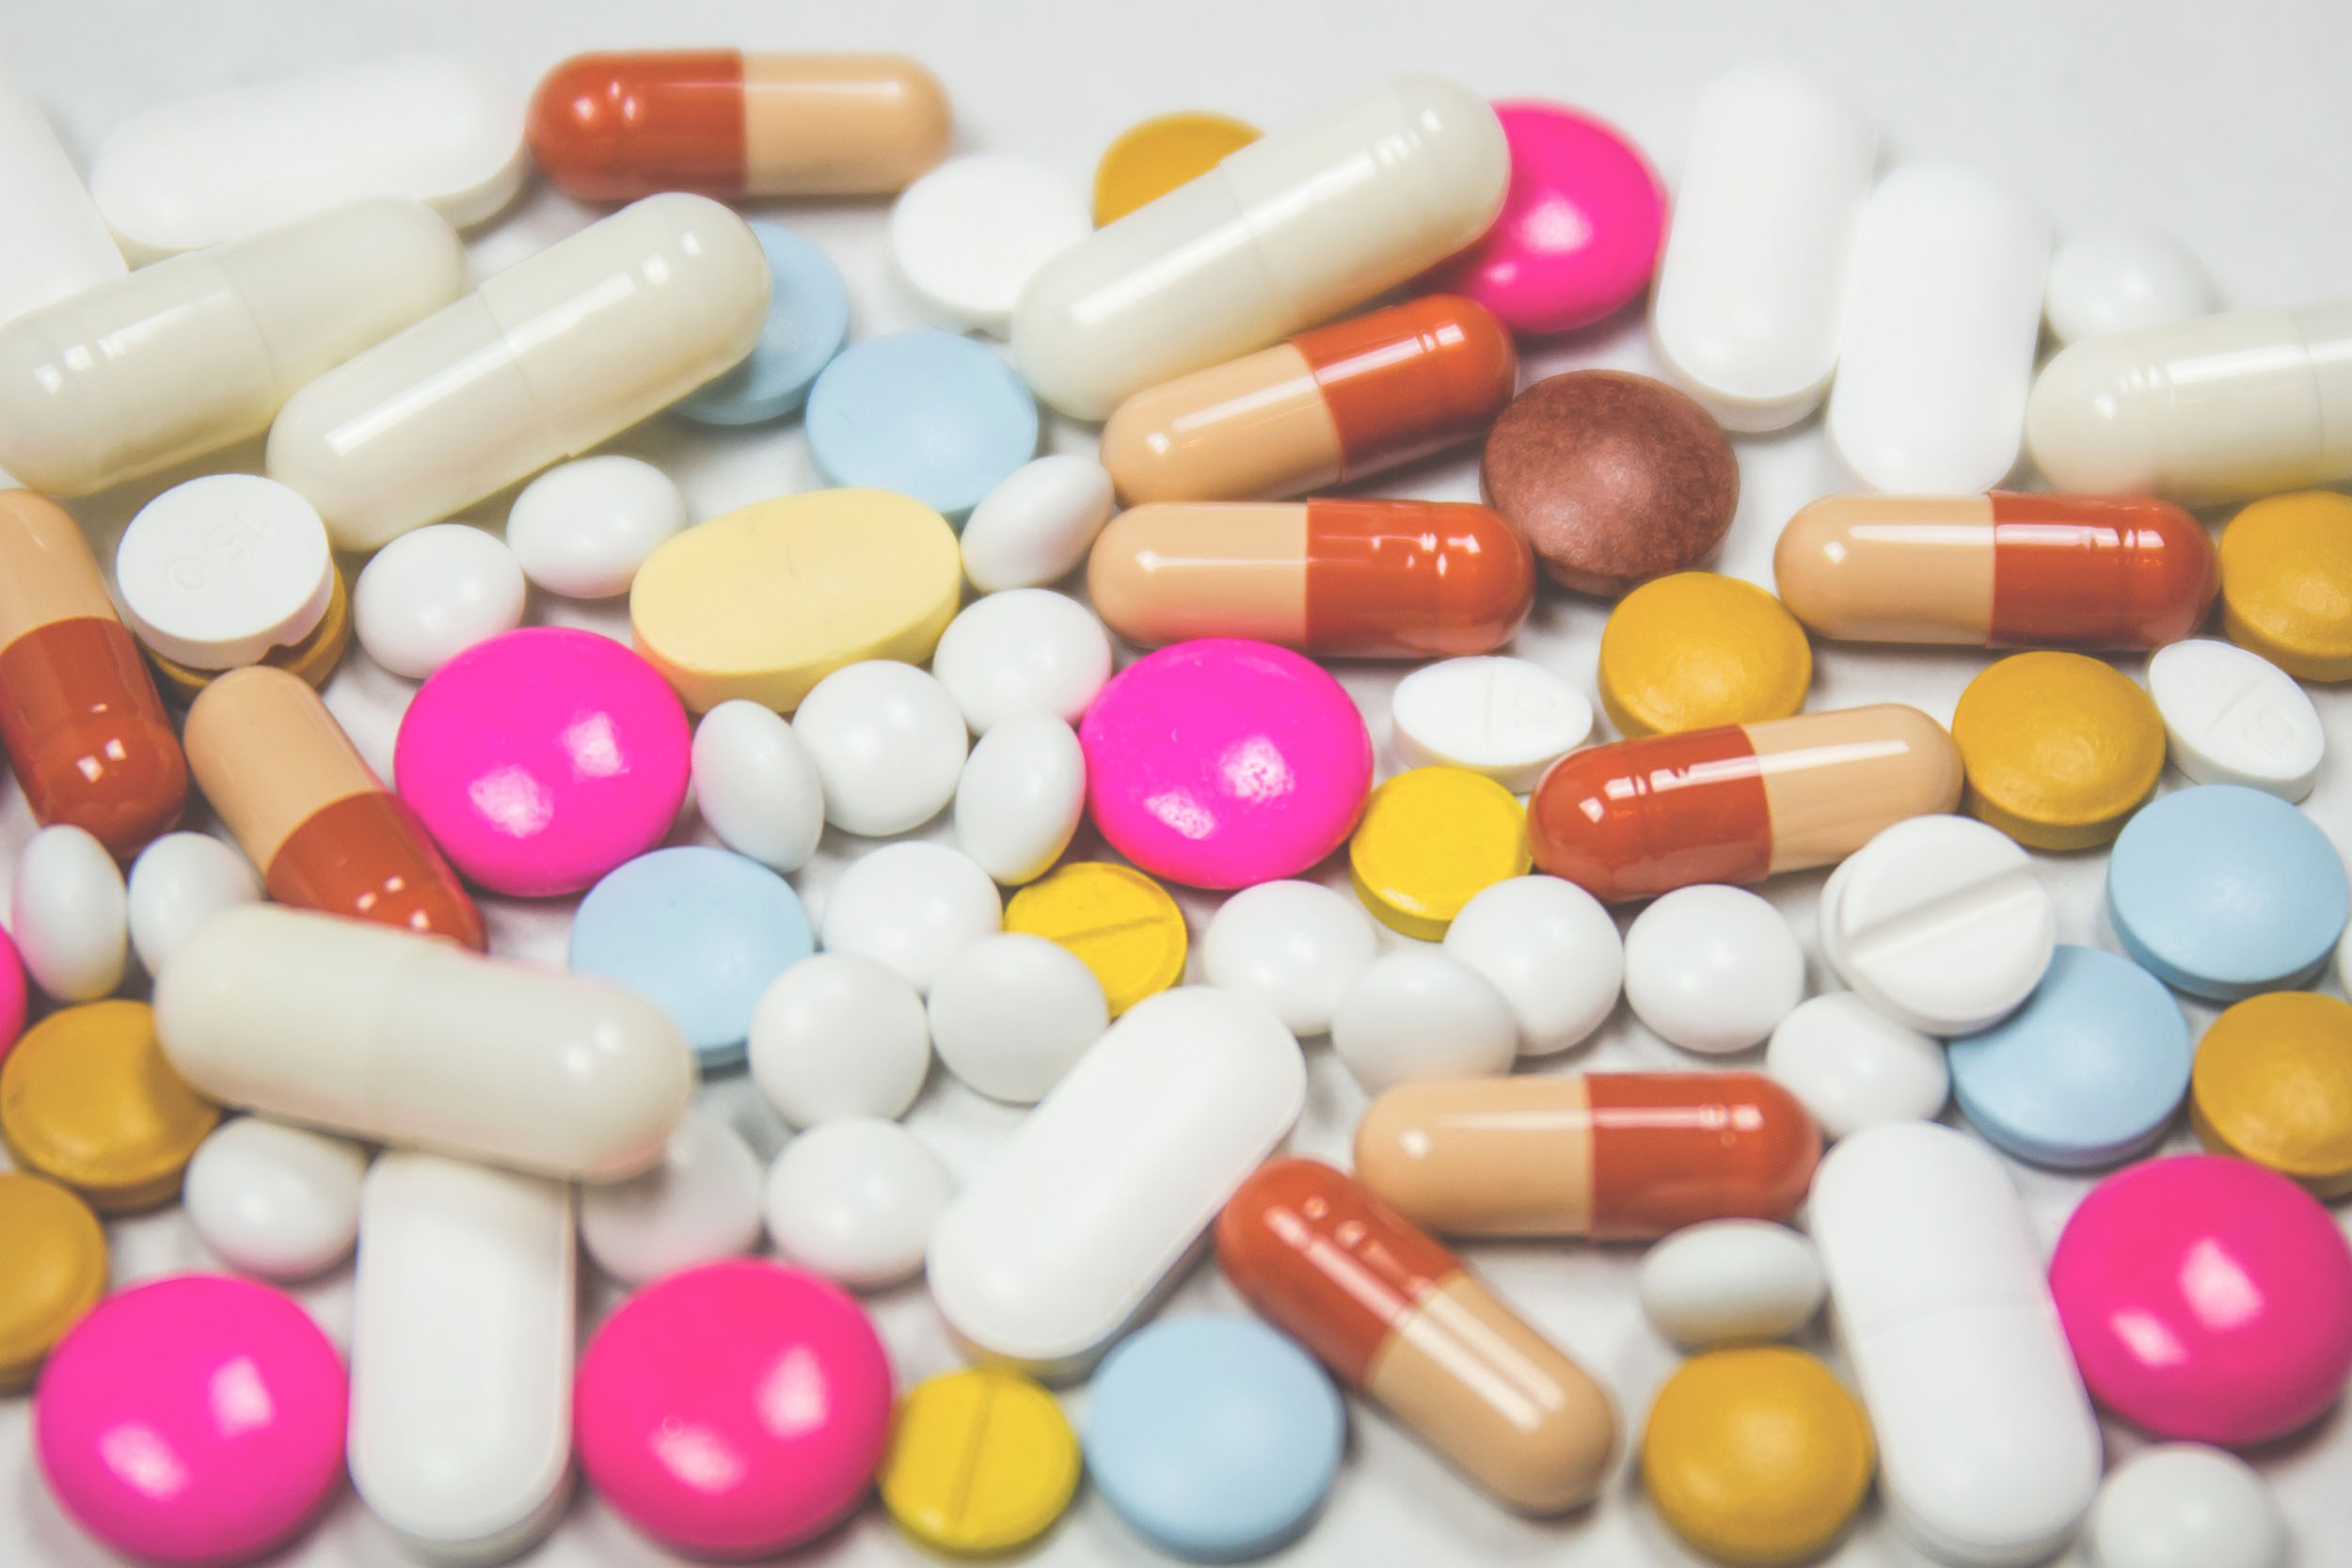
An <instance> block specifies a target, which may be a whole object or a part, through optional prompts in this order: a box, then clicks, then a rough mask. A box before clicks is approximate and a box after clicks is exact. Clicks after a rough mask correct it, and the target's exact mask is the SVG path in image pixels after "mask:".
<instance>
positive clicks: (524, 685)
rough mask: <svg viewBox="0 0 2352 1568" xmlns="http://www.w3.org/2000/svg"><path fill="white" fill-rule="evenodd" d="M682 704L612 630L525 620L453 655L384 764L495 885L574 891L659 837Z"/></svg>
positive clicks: (678, 752)
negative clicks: (575, 628)
mask: <svg viewBox="0 0 2352 1568" xmlns="http://www.w3.org/2000/svg"><path fill="white" fill-rule="evenodd" d="M691 743H692V737H691V735H690V733H689V732H688V730H687V727H686V710H685V708H684V707H682V706H681V705H679V703H678V700H677V694H676V693H675V692H674V691H672V690H671V689H670V688H669V685H668V683H667V682H665V681H663V680H662V678H661V676H660V673H658V672H656V671H655V669H654V667H653V666H652V665H650V664H648V663H646V662H645V661H644V659H642V658H640V657H637V656H636V655H635V654H633V653H631V652H629V651H628V649H627V648H625V647H623V646H622V645H621V644H620V643H618V642H615V641H612V639H611V638H609V637H599V636H597V635H596V633H595V632H588V631H572V630H567V629H564V628H561V627H555V626H531V627H527V628H525V629H524V630H521V631H510V632H507V633H506V634H504V635H503V636H500V637H493V638H492V639H490V640H489V641H487V642H481V643H477V644H475V645H474V646H473V647H470V648H469V649H467V650H466V651H465V652H464V653H462V654H459V655H458V656H457V657H455V658H453V659H451V660H450V661H449V662H448V663H447V664H444V665H442V666H441V667H440V669H438V670H437V671H436V672H434V673H433V676H432V678H431V679H429V680H427V681H426V682H425V683H424V685H423V687H422V688H421V689H420V690H419V691H418V692H417V695H416V699H415V700H414V701H413V702H411V703H410V704H409V705H408V711H407V713H406V714H405V716H404V717H403V718H402V719H401V721H400V739H399V741H398V742H397V744H396V745H395V746H394V748H393V752H392V771H393V773H394V775H395V777H396V780H397V785H398V788H399V790H400V798H401V799H402V800H405V801H407V802H408V805H409V808H410V809H411V810H413V811H414V812H415V813H416V814H417V816H418V817H419V818H420V819H421V820H422V821H423V823H424V826H425V830H426V832H430V833H431V834H432V835H433V840H434V842H435V843H437V844H438V845H439V846H440V847H441V851H442V853H444V854H446V855H448V856H449V858H450V860H451V861H452V862H453V863H454V864H455V865H456V867H457V869H458V870H459V871H461V872H463V873H464V874H465V875H466V876H467V877H468V878H469V879H472V880H474V881H476V882H478V883H480V884H481V885H482V886H484V887H485V888H488V889H489V890H490V891H491V892H493V893H512V894H518V895H523V896H525V897H545V896H548V895H554V894H560V893H578V892H579V891H580V889H582V888H584V887H587V886H588V885H589V884H590V883H592V882H594V881H596V879H597V878H599V877H601V876H603V875H604V874H605V873H606V872H608V871H610V870H612V868H613V867H614V866H616V865H618V864H620V863H622V862H623V861H626V860H631V859H634V858H635V857H637V856H639V855H642V854H644V852H645V851H646V850H648V849H650V848H652V847H654V846H655V845H657V844H659V843H660V842H661V836H662V834H664V833H666V832H669V831H670V825H671V824H672V823H673V822H674V821H675V820H676V817H677V811H678V806H679V805H680V804H681V803H682V802H683V801H684V800H685V799H686V781H687V767H688V757H689V754H690V747H691Z"/></svg>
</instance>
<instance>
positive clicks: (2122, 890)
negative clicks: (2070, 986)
mask: <svg viewBox="0 0 2352 1568" xmlns="http://www.w3.org/2000/svg"><path fill="white" fill-rule="evenodd" d="M2347 907H2352V888H2347V886H2346V884H2345V881H2344V859H2343V857H2342V856H2340V855H2338V854H2337V853H2336V847H2335V846H2334V845H2333V844H2331V843H2329V842H2328V835H2327V834H2326V833H2324V832H2320V831H2319V828H2318V826H2317V824H2315V823H2313V822H2312V819H2311V818H2310V817H2308V816H2304V815H2303V814H2302V813H2301V812H2300V811H2297V810H2296V808H2295V807H2293V806H2291V805H2289V804H2287V803H2286V802H2285V801H2284V800H2280V799H2279V798H2278V797H2277V796H2275V795H2265V794H2264V793H2263V792H2262V791H2261V790H2259V789H2246V788H2243V787H2241V786H2239V785H2237V784H2199V785H2197V786H2196V787H2195V788H2193V789H2184V790H2181V791H2179V792H2178V793H2176V794H2171V795H2168V796H2166V797H2165V798H2164V799H2163V800H2158V801H2156V802H2154V803H2153V805H2147V806H2142V807H2141V808H2140V810H2139V813H2138V815H2137V816H2134V817H2133V818H2132V819H2131V820H2130V821H2129V822H2127V823H2125V824H2124V825H2123V832H2122V833H2121V834H2119V835H2118V836H2117V838H2116V840H2115V850H2114V853H2113V854H2112V855H2111V856H2110V857H2109V859H2108V861H2107V918H2108V920H2109V921H2110V922H2111V923H2112V924H2113V925H2114V927H2115V934H2116V936H2117V938H2118V939H2120V940H2121V941H2122V943H2123V951H2124V952H2126V953H2129V954H2130V955H2131V956H2132V958H2134V959H2135V960H2136V961H2137V963H2138V964H2139V966H2140V967H2141V968H2142V969H2145V970H2147V971H2148V972H2149V973H2150V974H2153V975H2154V976H2155V977H2156V978H2157V979H2159V980H2162V981H2164V982H2165V983H2166V984H2167V985H2170V986H2175V987H2178V988H2179V989H2180V990H2185V991H2188V992H2190V993H2191V994H2192V995H2196V996H2206V997H2211V998H2213V999H2214V1000H2215V1001H2217V1002H2236V1001H2239V1000H2242V999H2243V998H2245V997H2249V996H2253V995H2257V994H2259V993H2260V992H2263V991H2266V990H2292V989H2293V988H2295V987H2296V986H2300V985H2302V984H2303V983H2304V982H2306V981H2308V980H2309V979H2311V978H2312V975H2314V974H2317V973H2318V972H2319V968H2320V966H2321V965H2322V964H2324V963H2326V962H2327V961H2328V955H2329V954H2331V953H2333V952H2334V951H2335V947H2336V939H2337V938H2339V937H2341V936H2342V935H2343V934H2344V914H2345V911H2346V909H2347Z"/></svg>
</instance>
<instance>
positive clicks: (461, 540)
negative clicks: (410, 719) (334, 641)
mask: <svg viewBox="0 0 2352 1568" xmlns="http://www.w3.org/2000/svg"><path fill="white" fill-rule="evenodd" d="M351 623H352V629H353V630H354V631H356V632H358V634H359V646H361V647H363V648H365V649H366V650H367V651H368V657H370V658H372V659H373V660H375V662H376V663H378V664H381V665H382V666H383V667H384V668H385V669H387V670H389V671H390V672H391V673H393V674H395V675H403V676H405V677H407V678H408V679H409V680H418V681H421V680H422V679H424V677H425V676H427V675H429V674H431V673H433V672H434V671H436V670H438V669H439V668H440V667H441V666H442V665H444V664H447V663H448V662H449V661H450V660H451V659H453V658H455V657H457V656H458V655H459V654H462V653H464V652H465V651H466V650H467V649H468V648H470V647H472V646H473V645H474V644H475V643H477V642H486V641H489V640H490V639H491V638H493V637H496V636H498V635H499V633H501V632H504V631H513V630H514V629H515V628H516V626H521V625H522V624H523V569H522V564H521V563H520V562H517V561H516V559H515V552H514V551H512V550H510V549H508V548H507V547H506V546H505V545H504V544H503V543H502V542H501V540H500V539H499V538H498V536H497V535H495V534H490V533H485V532H484V531H482V530H480V529H478V528H471V527H469V526H468V525H467V524H464V523H434V524H432V525H430V526H429V527H425V528H421V529H417V530H415V531H413V532H409V533H404V534H402V535H401V536H400V537H399V538H397V539H395V540H393V541H392V542H391V543H390V544H389V545H387V546H384V547H383V548H382V549H380V550H378V551H376V552H375V557H374V559H373V560H372V561H370V562H368V563H367V564H366V565H365V566H362V567H361V568H360V569H359V582H358V586H357V587H356V588H354V589H353V590H352V594H351Z"/></svg>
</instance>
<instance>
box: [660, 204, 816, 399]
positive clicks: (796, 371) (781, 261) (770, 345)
mask: <svg viewBox="0 0 2352 1568" xmlns="http://www.w3.org/2000/svg"><path fill="white" fill-rule="evenodd" d="M750 228H751V231H752V233H753V235H754V236H755V237H756V238H757V239H758V241H759V248H760V249H761V250H763V251H765V252H767V254H768V276H769V277H770V279H771V281H772V282H773V283H774V285H775V288H774V292H773V293H771V295H770V297H769V301H768V325H766V326H764V327H761V328H760V331H759V341H758V342H756V343H754V344H753V345H752V352H751V355H750V356H749V357H747V358H745V359H744V361H743V362H742V363H741V364H739V365H738V366H736V367H735V369H733V370H731V371H729V372H727V373H726V374H724V375H723V376H721V377H720V378H719V379H718V380H716V381H713V382H711V383H709V384H708V385H707V386H704V387H700V388H695V389H694V390H693V391H691V392H689V393H688V394H687V395H686V397H685V399H684V401H682V402H680V403H679V404H676V406H675V409H674V410H673V412H675V413H676V414H678V415H679V416H681V417H682V418H685V419H689V420H693V421H694V422H695V423H697V424H718V425H739V424H762V423H765V422H766V421H768V420H781V419H783V418H784V417H785V416H786V415H787V414H789V413H791V412H792V410H794V409H795V408H798V407H799V406H800V405H801V404H803V403H806V402H807V401H808V389H809V388H810V387H811V386H812V385H813V384H814V383H815V382H816V380H817V372H819V371H821V370H823V369H824V368H825V366H826V365H827V364H829V363H831V361H832V359H833V356H834V355H836V354H839V353H840V352H841V345H842V344H843V343H845V342H847V341H849V339H850V291H849V290H848V289H847V288H846V287H844V286H843V284H842V282H841V269H840V268H838V267H836V266H834V264H833V259H832V258H831V257H829V256H827V255H826V254H825V253H824V252H823V251H821V250H819V249H818V248H817V247H816V246H815V245H811V244H810V243H809V242H808V241H806V240H804V239H803V238H801V237H800V236H799V235H798V234H795V233H794V232H792V230H789V229H782V228H779V227H777V226H776V225H775V224H772V223H755V224H752V225H751V226H750Z"/></svg>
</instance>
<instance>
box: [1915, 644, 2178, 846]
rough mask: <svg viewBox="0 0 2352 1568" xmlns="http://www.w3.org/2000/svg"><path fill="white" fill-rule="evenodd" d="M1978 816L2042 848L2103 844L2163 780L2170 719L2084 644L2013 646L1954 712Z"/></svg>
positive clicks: (1971, 808)
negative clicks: (2080, 647)
mask: <svg viewBox="0 0 2352 1568" xmlns="http://www.w3.org/2000/svg"><path fill="white" fill-rule="evenodd" d="M1952 740H1953V742H1954V743H1955V744H1956V745H1958V746H1959V748H1960V760H1961V764H1962V766H1963V767H1964V768H1966V769H1967V770H1968V790H1967V795H1966V797H1965V799H1964V800H1963V806H1964V808H1965V809H1966V810H1967V811H1968V812H1969V813H1970V814H1971V815H1973V816H1979V817H1982V818H1983V819H1984V820H1985V821H1987V822H1990V823H1992V824H1993V825H1994V827H1996V828H1998V829H2000V830H2001V831H2002V832H2005V833H2007V834H2009V836H2010V837H2011V838H2013V839H2015V840H2016V841H2017V842H2018V843H2020V844H2023V845H2026V846H2029V847H2033V848H2036V849H2084V848H2089V847H2090V846H2092V845H2094V844H2105V843H2106V841H2107V840H2109V839H2111V838H2113V837H2114V836H2115V835H2116V834H2117V833H2118V832H2122V828H2123V821H2124V819H2125V818H2126V817H2128V816H2131V815H2132V813H2133V812H2135V811H2137V810H2138V809H2139V806H2140V803H2141V802H2142V801H2144V800H2147V799H2148V796H2149V793H2150V792H2151V791H2153V789H2154V788H2155V787H2156V776H2157V775H2158V774H2159V773H2162V772H2163V771H2164V721H2163V720H2162V719H2161V718H2159V717H2157V714H2156V705H2155V704H2154V702H2153V701H2152V700H2150V698H2149V696H2148V693H2147V692H2145V691H2142V690H2141V689H2139V688H2138V686H2137V685H2136V684H2134V683H2133V681H2132V679H2131V677H2129V676H2128V675H2125V674H2123V673H2121V672H2119V671H2117V670H2116V669H2115V667H2114V666H2112V665H2109V664H2103V663H2101V662H2100V661H2099V660H2098V659H2095V658H2088V657H2084V656H2083V655H2081V654H2062V653H2032V654H2015V655H2012V656H2010V657H2008V658H2005V659H2002V660H2001V661H2000V662H1999V663H1997V664H1994V665H1993V666H1991V667H1990V668H1988V669H1987V670H1985V671H1984V672H1983V673H1980V674H1979V675H1978V676H1977V678H1976V679H1975V680H1972V681H1970V682H1969V683H1968V689H1967V690H1965V691H1963V692H1962V693H1961V694H1960V706H1959V707H1958V709H1956V710H1955V711H1954V712H1953V714H1952Z"/></svg>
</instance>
